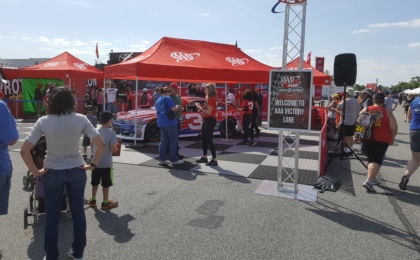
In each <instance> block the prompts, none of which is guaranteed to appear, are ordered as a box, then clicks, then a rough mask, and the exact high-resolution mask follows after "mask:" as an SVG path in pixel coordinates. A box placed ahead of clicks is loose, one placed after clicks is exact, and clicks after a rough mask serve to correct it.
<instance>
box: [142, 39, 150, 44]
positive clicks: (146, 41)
mask: <svg viewBox="0 0 420 260" xmlns="http://www.w3.org/2000/svg"><path fill="white" fill-rule="evenodd" d="M142 42H143V43H144V44H146V45H148V44H150V42H149V41H148V40H144V41H142Z"/></svg>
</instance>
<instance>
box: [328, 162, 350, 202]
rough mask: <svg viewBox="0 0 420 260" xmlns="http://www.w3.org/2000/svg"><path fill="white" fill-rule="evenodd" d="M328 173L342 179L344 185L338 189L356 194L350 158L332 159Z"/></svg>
mask: <svg viewBox="0 0 420 260" xmlns="http://www.w3.org/2000/svg"><path fill="white" fill-rule="evenodd" d="M326 174H327V175H329V176H332V177H334V178H337V179H339V180H341V181H342V186H341V187H340V189H339V190H338V191H341V192H344V193H348V194H351V195H353V196H356V192H355V190H354V183H353V176H352V172H351V165H350V161H349V160H340V158H335V159H334V160H332V161H331V164H330V165H329V167H328V170H327V173H326Z"/></svg>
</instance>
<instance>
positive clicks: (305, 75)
mask: <svg viewBox="0 0 420 260" xmlns="http://www.w3.org/2000/svg"><path fill="white" fill-rule="evenodd" d="M311 86H312V71H307V70H273V71H271V72H270V94H269V108H268V112H269V118H268V127H269V128H270V129H276V130H292V131H307V130H310V126H311V124H310V122H311V107H312V104H311V102H312V100H311V96H312V90H311Z"/></svg>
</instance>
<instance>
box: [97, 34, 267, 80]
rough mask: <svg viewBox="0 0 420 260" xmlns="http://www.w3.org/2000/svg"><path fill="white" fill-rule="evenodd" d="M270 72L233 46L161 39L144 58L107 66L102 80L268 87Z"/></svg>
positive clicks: (140, 56)
mask: <svg viewBox="0 0 420 260" xmlns="http://www.w3.org/2000/svg"><path fill="white" fill-rule="evenodd" d="M271 69H272V68H271V67H270V66H267V65H264V64H262V63H260V62H258V61H256V60H254V59H253V58H251V57H250V56H248V55H247V54H245V53H244V52H243V51H242V50H241V49H239V48H238V47H237V46H235V45H229V44H221V43H213V42H206V41H196V40H185V39H176V38H169V37H164V38H162V39H161V40H160V41H158V42H157V43H155V45H153V46H152V47H151V48H150V49H148V50H147V51H145V52H144V53H143V54H141V55H139V56H137V57H134V58H132V59H130V60H127V61H125V62H122V63H119V64H116V65H111V66H106V67H105V78H117V79H139V80H158V81H177V82H179V81H187V82H217V83H267V82H268V80H269V71H270V70H271Z"/></svg>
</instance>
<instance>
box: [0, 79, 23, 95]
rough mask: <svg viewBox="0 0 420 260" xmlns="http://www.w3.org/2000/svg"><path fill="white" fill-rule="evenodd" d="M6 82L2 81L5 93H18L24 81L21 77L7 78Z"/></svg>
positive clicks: (0, 86) (1, 85)
mask: <svg viewBox="0 0 420 260" xmlns="http://www.w3.org/2000/svg"><path fill="white" fill-rule="evenodd" d="M5 81H6V83H3V81H0V90H1V91H3V92H4V95H6V96H10V95H18V94H19V93H20V92H21V91H20V90H21V89H22V88H21V86H22V81H21V80H20V79H13V80H12V82H10V80H5Z"/></svg>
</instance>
